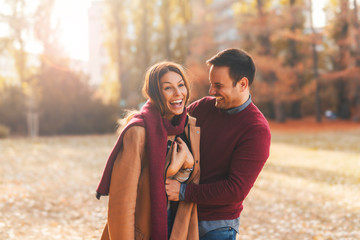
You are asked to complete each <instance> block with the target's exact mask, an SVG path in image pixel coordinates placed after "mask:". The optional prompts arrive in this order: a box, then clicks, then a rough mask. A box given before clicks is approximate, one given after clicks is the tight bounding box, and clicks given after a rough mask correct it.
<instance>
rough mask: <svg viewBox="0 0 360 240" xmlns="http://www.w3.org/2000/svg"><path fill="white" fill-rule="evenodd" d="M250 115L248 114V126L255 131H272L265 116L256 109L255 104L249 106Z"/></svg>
mask: <svg viewBox="0 0 360 240" xmlns="http://www.w3.org/2000/svg"><path fill="white" fill-rule="evenodd" d="M249 111H250V113H247V116H248V118H247V121H248V123H247V125H248V126H249V127H250V126H252V128H255V129H263V130H264V131H268V132H269V131H270V127H269V123H268V121H267V119H266V118H265V116H264V114H263V113H262V112H261V111H260V110H259V109H258V108H257V107H256V105H255V104H254V103H252V104H250V105H249Z"/></svg>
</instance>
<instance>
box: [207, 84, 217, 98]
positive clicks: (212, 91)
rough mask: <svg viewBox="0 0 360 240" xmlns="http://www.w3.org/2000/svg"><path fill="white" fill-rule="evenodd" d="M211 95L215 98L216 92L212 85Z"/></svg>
mask: <svg viewBox="0 0 360 240" xmlns="http://www.w3.org/2000/svg"><path fill="white" fill-rule="evenodd" d="M209 94H210V95H212V96H214V95H215V94H216V91H215V89H214V87H213V86H211V85H210V88H209Z"/></svg>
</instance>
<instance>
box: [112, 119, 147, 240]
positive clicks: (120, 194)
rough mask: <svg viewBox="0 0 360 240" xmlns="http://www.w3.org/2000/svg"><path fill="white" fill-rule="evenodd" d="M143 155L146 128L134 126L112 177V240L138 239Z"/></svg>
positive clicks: (127, 134)
mask: <svg viewBox="0 0 360 240" xmlns="http://www.w3.org/2000/svg"><path fill="white" fill-rule="evenodd" d="M144 155H145V129H144V128H143V127H139V126H134V127H131V128H130V129H128V130H127V131H126V133H125V135H124V139H123V146H122V149H121V150H120V152H119V153H118V155H117V158H116V160H115V163H114V166H113V171H112V175H111V183H110V191H109V206H108V233H109V237H110V239H134V238H135V237H134V235H135V205H136V196H137V188H138V182H139V176H140V172H141V160H142V158H143V157H144Z"/></svg>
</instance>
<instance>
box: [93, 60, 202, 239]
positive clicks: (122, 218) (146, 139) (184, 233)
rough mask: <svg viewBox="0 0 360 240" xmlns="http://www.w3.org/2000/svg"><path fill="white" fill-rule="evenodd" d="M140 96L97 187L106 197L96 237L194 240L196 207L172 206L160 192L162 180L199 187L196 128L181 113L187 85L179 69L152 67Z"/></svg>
mask: <svg viewBox="0 0 360 240" xmlns="http://www.w3.org/2000/svg"><path fill="white" fill-rule="evenodd" d="M143 94H144V96H145V97H147V98H148V101H147V102H146V104H145V105H144V106H143V107H142V109H141V111H140V113H138V114H135V115H133V117H132V118H131V120H130V121H129V122H128V123H127V125H126V126H125V128H124V129H123V131H122V133H121V134H120V136H119V139H118V141H117V143H116V144H115V147H114V149H113V150H112V152H111V154H110V156H109V159H108V162H107V164H106V167H105V170H104V173H103V176H102V179H101V181H100V184H99V186H98V189H97V197H98V198H99V197H100V196H101V195H109V204H108V221H107V224H106V226H105V229H104V232H103V235H102V238H101V239H150V238H151V239H153V240H158V239H160V240H165V239H169V238H170V239H198V236H199V235H198V226H197V212H196V205H195V204H194V203H186V202H180V203H179V204H178V206H173V205H175V204H173V205H171V204H170V203H169V202H168V201H167V196H166V193H165V179H166V177H174V178H177V179H179V180H183V181H184V180H186V179H187V177H189V178H188V179H187V180H186V183H198V182H199V176H200V171H199V140H200V135H199V133H200V130H199V128H198V127H196V126H195V119H194V118H192V117H190V116H187V114H186V109H185V104H186V103H187V101H188V99H189V84H188V81H187V78H186V75H185V73H184V71H183V70H182V68H181V66H179V65H177V64H175V63H171V62H162V63H158V64H155V65H154V66H152V67H151V68H150V69H149V70H148V71H147V74H146V76H145V82H144V87H143ZM177 136H180V137H177ZM184 136H185V137H184ZM175 138H176V139H175ZM188 146H189V147H190V149H191V151H192V154H191V153H190V151H189V148H188ZM189 173H191V174H190V176H186V175H189ZM110 177H111V178H110ZM110 180H111V181H110ZM168 212H169V213H170V212H171V213H172V214H169V218H168ZM174 213H176V214H174ZM173 215H175V218H174V219H172V217H171V216H173ZM168 223H169V224H168ZM168 225H169V228H168ZM168 231H169V233H168Z"/></svg>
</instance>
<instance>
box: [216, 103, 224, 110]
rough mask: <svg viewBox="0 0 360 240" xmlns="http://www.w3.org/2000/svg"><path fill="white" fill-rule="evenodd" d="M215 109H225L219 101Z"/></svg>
mask: <svg viewBox="0 0 360 240" xmlns="http://www.w3.org/2000/svg"><path fill="white" fill-rule="evenodd" d="M215 107H216V108H219V109H223V108H224V106H223V104H222V102H218V101H216V102H215Z"/></svg>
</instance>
